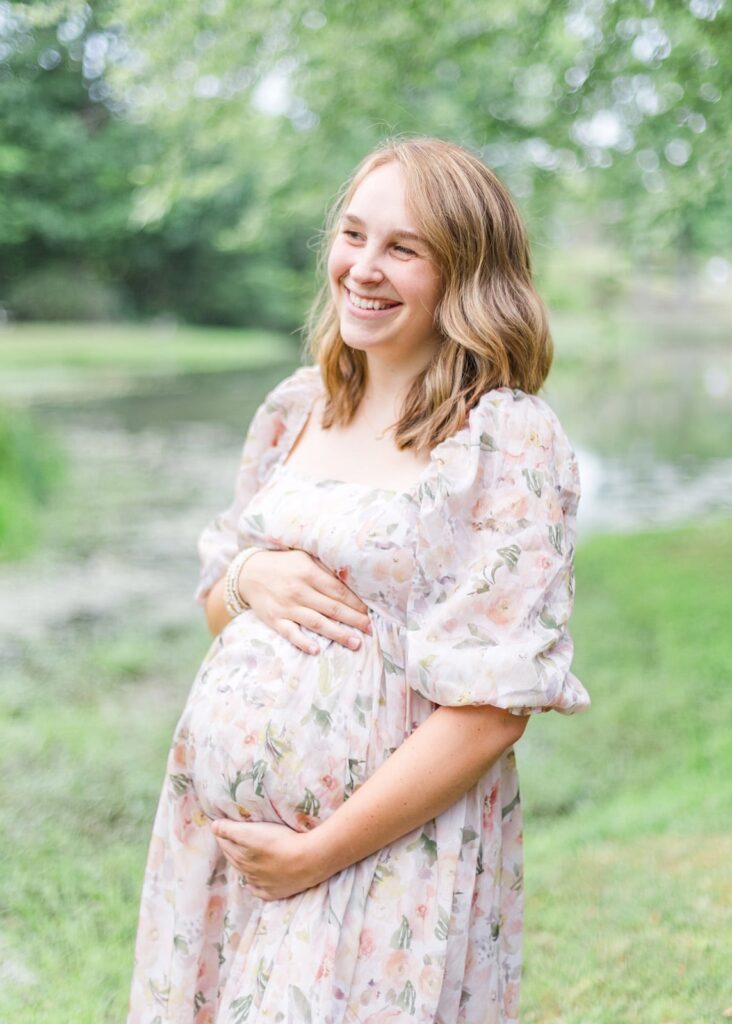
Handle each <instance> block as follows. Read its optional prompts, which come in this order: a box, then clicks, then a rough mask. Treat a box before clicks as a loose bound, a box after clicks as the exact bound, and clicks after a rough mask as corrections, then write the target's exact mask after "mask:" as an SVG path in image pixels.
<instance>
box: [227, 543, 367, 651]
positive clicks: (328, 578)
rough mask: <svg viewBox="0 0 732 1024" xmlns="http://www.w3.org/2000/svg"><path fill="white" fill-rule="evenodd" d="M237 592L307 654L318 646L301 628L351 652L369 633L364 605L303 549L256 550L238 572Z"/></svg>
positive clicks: (270, 624)
mask: <svg viewBox="0 0 732 1024" xmlns="http://www.w3.org/2000/svg"><path fill="white" fill-rule="evenodd" d="M239 592H240V594H241V596H242V597H243V598H244V600H245V601H246V602H247V604H249V605H251V608H252V611H253V612H254V613H255V615H256V616H257V617H258V618H260V619H261V620H262V621H263V622H265V623H266V624H267V625H268V626H271V627H272V629H274V630H276V631H277V632H278V633H279V634H280V635H281V636H283V637H285V639H286V640H289V641H290V642H291V643H293V644H294V645H295V647H297V648H298V649H299V650H301V651H304V652H305V653H306V654H318V653H319V651H320V647H319V646H318V645H317V644H316V643H315V641H313V639H312V638H311V637H309V636H306V635H305V633H303V631H302V629H301V627H302V626H306V627H307V628H308V629H310V630H312V631H313V632H314V633H319V634H320V636H323V637H326V638H327V639H328V640H335V641H336V643H339V644H343V646H344V647H349V648H350V649H351V650H356V649H357V648H358V647H359V646H360V644H361V638H360V636H359V634H358V631H359V630H361V631H362V632H364V633H371V622H370V620H369V617H368V607H367V606H366V605H365V604H364V603H363V601H362V600H361V599H360V597H358V596H357V595H356V594H354V592H353V591H352V590H351V589H350V588H349V587H347V586H346V584H345V583H343V581H342V580H340V579H338V577H337V576H336V575H335V574H334V573H333V572H331V571H330V570H329V569H326V568H324V567H323V565H322V564H321V563H320V562H319V561H318V560H317V559H316V558H313V556H312V555H309V554H308V553H307V552H306V551H301V550H299V549H293V550H288V551H270V550H267V549H263V550H262V551H257V552H255V553H254V554H253V555H250V557H249V558H247V560H246V561H245V563H244V565H243V566H242V568H241V572H240V573H239Z"/></svg>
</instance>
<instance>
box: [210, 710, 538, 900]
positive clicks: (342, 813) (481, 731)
mask: <svg viewBox="0 0 732 1024" xmlns="http://www.w3.org/2000/svg"><path fill="white" fill-rule="evenodd" d="M526 722H527V717H525V716H521V715H513V714H511V713H510V712H509V711H504V710H502V709H501V708H496V707H493V706H492V705H470V706H465V707H439V708H437V710H436V711H434V712H433V713H432V714H431V715H430V716H429V718H428V719H427V720H426V721H425V722H423V723H422V724H421V725H420V726H419V727H418V728H417V729H415V731H414V732H413V733H412V734H411V735H410V736H409V737H408V739H406V740H405V741H404V743H402V744H401V745H400V746H399V747H398V748H397V749H396V750H395V751H394V753H393V754H392V755H391V757H389V758H388V759H387V760H386V761H385V762H384V763H383V764H382V765H381V766H380V767H379V768H378V769H377V771H375V772H374V774H373V775H372V776H371V777H370V778H368V779H367V780H366V782H364V783H363V784H362V785H361V786H360V787H359V788H358V789H357V790H356V791H355V792H354V793H353V795H352V796H351V797H349V799H348V800H346V802H345V803H344V804H342V805H341V806H340V807H339V808H338V810H337V811H335V812H334V813H333V814H332V815H331V816H330V817H329V818H327V819H326V820H325V821H324V822H323V823H322V824H321V825H318V826H317V828H314V829H312V830H311V831H310V832H305V833H300V832H294V831H292V830H291V829H288V828H286V827H283V826H282V825H275V824H271V823H268V822H267V823H257V824H242V823H239V822H233V821H229V820H226V819H221V820H219V821H217V822H215V823H214V825H213V826H212V827H213V831H214V833H215V835H216V836H217V837H218V838H219V842H220V844H221V847H222V850H223V851H224V853H225V854H226V856H227V858H228V859H229V860H230V861H231V863H232V864H233V865H234V866H235V867H236V869H237V870H238V871H240V872H242V873H243V874H244V875H245V877H246V879H247V883H248V885H249V886H250V887H251V889H252V892H253V893H254V895H255V896H259V897H260V898H261V899H265V900H269V899H284V898H285V897H287V896H291V895H294V894H295V893H297V892H300V891H302V890H303V889H307V888H310V886H313V885H318V884H320V882H323V881H325V879H327V878H330V877H331V875H334V874H336V872H338V871H342V870H343V869H344V868H346V867H348V866H349V865H351V864H355V863H356V862H357V861H359V860H362V859H363V858H364V857H368V856H369V855H370V854H372V853H375V852H376V851H377V850H381V849H383V848H384V847H385V846H388V845H389V844H390V843H393V842H394V841H395V840H397V839H399V838H401V837H402V836H403V835H406V834H407V833H408V832H411V831H412V829H415V828H417V827H419V826H420V825H423V824H424V823H425V822H427V821H430V820H431V819H433V818H436V817H437V816H438V815H439V814H441V813H442V812H443V811H445V810H446V809H447V808H448V807H451V806H452V805H453V804H454V803H456V802H457V801H458V800H459V799H460V797H461V796H462V795H463V794H464V793H466V792H467V791H468V790H469V789H471V788H472V787H473V786H474V785H475V784H476V783H477V782H478V780H479V779H480V778H481V777H482V776H483V775H484V774H485V773H486V772H487V771H488V769H489V768H490V767H491V766H492V765H493V764H494V763H495V762H496V761H497V760H498V758H499V757H500V756H501V754H503V752H504V751H505V750H507V749H508V748H509V747H510V746H511V745H512V744H514V743H515V742H516V741H517V740H518V739H519V738H520V737H521V735H522V734H523V731H524V729H525V728H526Z"/></svg>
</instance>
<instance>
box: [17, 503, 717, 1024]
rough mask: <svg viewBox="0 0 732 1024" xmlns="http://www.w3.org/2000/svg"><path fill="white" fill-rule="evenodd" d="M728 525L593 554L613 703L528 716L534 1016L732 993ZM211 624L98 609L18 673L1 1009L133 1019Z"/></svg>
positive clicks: (588, 559) (700, 1003) (621, 1023)
mask: <svg viewBox="0 0 732 1024" xmlns="http://www.w3.org/2000/svg"><path fill="white" fill-rule="evenodd" d="M731 557H732V523H730V522H719V523H717V524H713V525H707V526H704V527H700V528H697V529H684V530H678V531H674V532H666V533H655V534H644V535H633V536H613V537H596V538H593V539H591V540H590V541H588V542H587V543H586V544H585V545H584V546H583V547H582V549H581V550H580V551H579V553H578V582H577V611H576V615H575V620H574V621H575V629H574V633H575V639H576V644H577V656H576V661H575V668H576V671H577V674H578V675H579V676H580V677H581V678H582V679H583V680H584V681H585V682H586V684H587V686H588V687H589V688H590V690H591V693H592V696H593V700H594V706H593V708H592V710H591V711H590V712H589V713H587V714H586V715H584V716H580V717H577V718H574V719H573V718H565V717H562V716H559V715H544V716H540V717H538V718H535V719H533V720H532V721H531V723H530V725H529V729H528V730H527V733H526V736H525V737H524V739H522V740H521V744H520V747H519V750H518V755H519V762H520V766H521V777H522V787H523V801H524V814H525V825H526V875H527V929H526V957H525V961H526V966H525V985H524V991H523V1011H522V1021H523V1022H524V1024H555V1022H556V1024H560V1022H561V1024H703V1022H710V1024H711V1022H713V1021H719V1020H721V1019H722V1014H723V1012H724V1010H725V1009H727V1008H728V1007H730V1006H732V984H731V983H730V981H729V977H730V975H729V962H728V959H729V956H728V955H729V950H730V948H732V874H731V873H730V870H729V864H730V861H731V860H732V837H731V836H730V834H729V831H728V828H727V825H728V823H729V821H730V820H732V792H731V789H732V787H730V784H729V780H730V778H732V751H731V749H730V740H729V732H730V730H729V720H730V712H732V688H730V686H729V680H730V675H731V674H732V645H731V644H730V641H729V639H728V637H729V629H728V626H729V621H730V616H731V615H732V581H731V580H730V577H729V573H726V574H725V571H724V566H725V565H726V566H729V564H730V558H731ZM207 643H208V639H207V635H206V633H205V630H204V628H203V625H201V628H200V630H193V631H191V630H190V629H185V628H182V627H181V629H180V631H177V632H176V631H168V632H166V634H165V635H164V636H161V635H151V632H150V627H149V626H146V624H145V622H144V621H140V622H127V621H126V622H125V623H120V629H119V633H118V635H116V636H112V637H110V636H109V635H108V634H105V633H103V632H101V631H100V630H99V628H98V627H95V626H94V625H93V624H88V625H87V626H85V627H82V628H80V629H79V630H78V631H77V634H76V635H75V636H74V638H73V640H71V641H68V642H67V643H64V644H59V645H58V647H57V648H56V649H53V648H52V647H50V646H48V647H46V648H40V649H39V648H37V647H33V648H29V649H28V650H26V651H25V653H24V654H21V656H20V657H19V658H18V659H17V661H16V662H15V663H14V664H13V665H12V666H10V667H9V669H8V671H6V672H5V673H4V676H3V684H4V686H3V693H2V703H1V705H0V707H1V710H2V718H1V722H2V724H1V725H0V751H2V755H1V757H2V773H1V774H0V779H2V783H1V785H2V789H3V793H2V802H1V804H0V806H1V807H2V810H1V811H0V850H1V853H2V872H1V873H0V904H1V905H2V908H3V913H4V916H5V922H4V935H5V938H4V939H3V940H2V943H3V947H2V958H1V959H2V963H3V966H2V968H1V969H0V972H1V973H0V979H1V982H2V983H1V984H0V993H2V994H0V1019H3V1020H8V1021H10V1020H13V1021H22V1022H23V1024H58V1022H59V1021H63V1022H64V1024H82V1022H83V1024H106V1022H109V1024H112V1022H115V1024H117V1022H119V1021H121V1020H123V1019H124V1011H125V1005H126V999H127V986H128V982H129V975H130V969H131V958H132V944H133V937H134V930H135V923H136V915H137V901H138V895H139V887H140V883H141V877H142V869H143V864H144V858H145V853H146V847H147V841H148V837H149V830H150V826H151V822H152V815H153V812H154V809H155V804H156V801H157V796H158V791H159V786H160V783H161V779H162V771H163V764H164V756H165V752H166V750H167V745H168V741H169V738H170V734H171V730H172V728H173V725H174V723H175V720H176V717H177V715H178V713H179V711H180V709H181V707H182V704H183V701H184V698H185V695H186V691H187V689H188V687H189V685H190V682H191V680H192V677H193V673H194V671H195V668H196V665H197V663H198V661H199V659H200V657H201V656H202V655H203V653H204V651H205V648H206V645H207Z"/></svg>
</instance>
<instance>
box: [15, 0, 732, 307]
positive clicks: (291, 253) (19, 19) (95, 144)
mask: <svg viewBox="0 0 732 1024" xmlns="http://www.w3.org/2000/svg"><path fill="white" fill-rule="evenodd" d="M730 43H732V24H731V19H730V12H729V7H728V5H726V4H725V2H724V0H570V2H569V3H567V4H558V3H551V2H550V0H512V2H511V3H508V2H504V3H495V4H486V3H483V2H482V0H439V2H438V0H405V2H404V3H401V4H394V3H393V2H391V0H389V2H387V0H369V3H368V4H364V3H355V2H354V0H337V2H336V0H281V2H280V3H278V4H277V5H273V4H272V3H271V2H270V0H247V3H246V4H241V3H239V2H238V0H236V2H235V0H177V2H176V3H175V4H171V3H169V2H168V0H99V2H97V3H94V4H93V5H91V4H88V3H83V2H79V0H46V2H42V0H41V2H38V0H35V2H34V3H15V4H12V5H11V4H8V3H2V2H0V81H1V83H2V89H0V121H1V126H0V179H2V186H3V188H2V195H3V199H2V200H1V202H2V207H0V214H1V216H0V260H2V265H3V269H2V271H1V272H0V288H4V289H5V290H6V291H7V290H8V289H9V288H10V289H11V288H12V285H13V282H14V281H17V280H19V279H21V278H22V279H24V281H25V279H26V278H27V276H28V275H29V274H32V273H33V272H34V269H35V268H38V267H39V266H44V267H45V266H46V265H47V264H49V262H50V263H53V262H54V261H62V262H63V263H64V266H68V264H69V262H71V264H72V265H73V266H76V265H77V264H83V265H84V266H85V267H87V268H89V267H92V268H93V271H94V273H96V274H98V275H99V276H100V277H101V278H102V279H104V280H107V281H112V280H114V281H116V282H121V285H122V287H123V288H124V290H125V292H126V294H127V295H128V296H130V297H131V301H132V304H133V305H134V308H135V309H136V310H137V311H138V312H143V313H144V312H154V311H160V310H166V309H169V310H171V311H176V312H178V313H179V314H180V315H182V316H183V317H185V318H187V319H192V320H207V321H209V322H220V323H237V322H238V323H241V322H244V323H261V324H267V325H271V326H283V325H294V324H296V323H297V322H298V321H299V319H300V316H301V313H302V309H303V305H304V301H305V298H306V296H307V294H308V293H309V291H310V290H311V287H312V264H313V249H314V247H315V245H316V243H317V241H318V237H319V231H320V229H321V226H322V220H323V214H324V211H325V208H326V206H327V205H328V203H329V201H330V200H331V199H332V197H333V196H334V194H335V193H336V191H337V190H338V188H339V186H340V185H341V184H342V182H343V180H344V179H345V178H346V177H347V176H348V174H349V173H350V172H351V170H352V169H353V167H354V165H355V164H356V163H357V162H358V160H359V159H360V158H361V157H362V156H363V155H364V154H365V153H366V152H367V151H368V150H369V149H370V148H371V147H372V146H373V145H374V144H375V143H376V142H378V141H379V140H380V139H381V138H383V137H384V136H385V135H388V134H394V133H407V134H409V133H418V134H434V135H438V136H442V137H445V138H450V139H454V140H456V141H458V142H461V143H463V144H466V145H468V146H470V147H472V148H473V149H474V150H476V151H477V152H478V153H480V154H481V155H482V156H483V158H484V159H485V160H486V161H487V162H488V163H489V164H490V165H491V166H492V167H494V168H495V170H496V171H497V172H498V174H499V175H500V176H501V177H502V178H503V179H504V180H505V181H506V183H507V184H508V185H509V187H510V188H511V189H512V191H513V192H514V194H515V195H516V197H517V199H518V201H519V203H520V204H521V206H522V207H523V209H524V211H525V214H526V216H527V220H528V223H529V228H530V231H531V234H532V237H533V238H534V240H535V241H536V242H543V243H548V244H553V243H555V242H556V241H557V240H567V239H571V238H572V237H573V233H574V232H575V230H576V228H577V226H578V225H583V224H587V223H591V224H592V225H594V227H595V230H596V231H597V232H599V233H600V234H601V235H602V236H604V237H607V238H608V239H613V240H616V241H618V242H619V243H620V244H621V245H622V246H623V247H624V248H626V249H627V250H628V251H629V252H630V253H631V255H632V256H633V257H634V258H635V259H636V260H638V259H646V258H648V257H649V256H651V255H655V254H658V253H663V252H677V251H683V252H685V253H687V254H692V255H693V254H698V255H700V256H705V255H713V254H716V255H723V254H724V253H725V252H726V251H728V249H729V238H730V237H732V215H731V211H732V196H731V195H730V187H731V186H730V183H729V175H727V174H725V170H726V166H727V162H728V153H729V151H730V144H731V143H732V139H731V138H730V135H731V133H732V128H731V127H730V125H732V116H730V115H731V114H732V111H731V110H730V106H731V99H730V98H731V97H732V89H731V88H730V64H729V61H728V60H725V59H724V56H725V54H726V53H728V52H729V48H730ZM9 268H12V269H9ZM31 292H32V289H31ZM1 298H2V294H1V293H0V299H1Z"/></svg>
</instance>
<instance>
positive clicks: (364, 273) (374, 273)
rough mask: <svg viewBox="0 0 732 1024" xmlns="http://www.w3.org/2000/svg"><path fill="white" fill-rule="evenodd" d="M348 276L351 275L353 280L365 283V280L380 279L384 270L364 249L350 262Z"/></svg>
mask: <svg viewBox="0 0 732 1024" xmlns="http://www.w3.org/2000/svg"><path fill="white" fill-rule="evenodd" d="M348 276H349V277H352V278H353V280H354V281H359V282H360V283H362V284H365V283H366V282H367V281H380V280H381V279H382V278H383V276H384V272H383V270H382V269H381V267H380V266H379V263H378V259H376V258H375V257H374V256H372V255H371V254H369V253H367V252H366V251H365V250H364V251H362V252H361V253H360V254H359V257H358V259H356V260H354V262H353V263H352V264H351V267H350V270H349V271H348Z"/></svg>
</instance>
